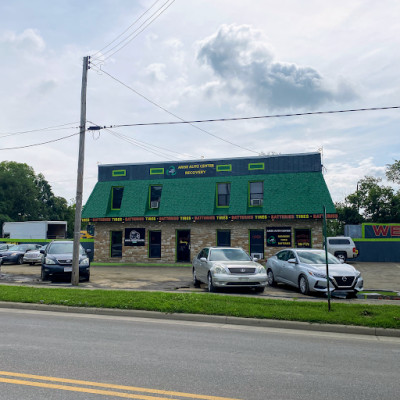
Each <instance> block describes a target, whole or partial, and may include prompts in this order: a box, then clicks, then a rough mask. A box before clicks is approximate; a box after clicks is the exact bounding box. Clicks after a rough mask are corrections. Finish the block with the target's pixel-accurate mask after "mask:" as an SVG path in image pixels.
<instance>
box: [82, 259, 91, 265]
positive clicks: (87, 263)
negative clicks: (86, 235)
mask: <svg viewBox="0 0 400 400" xmlns="http://www.w3.org/2000/svg"><path fill="white" fill-rule="evenodd" d="M80 264H81V265H89V259H88V258H84V259H83V260H82V261H81V262H80Z"/></svg>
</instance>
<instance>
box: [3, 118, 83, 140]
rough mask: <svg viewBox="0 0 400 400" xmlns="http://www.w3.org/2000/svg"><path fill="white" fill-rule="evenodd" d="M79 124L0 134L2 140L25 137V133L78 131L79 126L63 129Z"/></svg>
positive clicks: (71, 123) (72, 123)
mask: <svg viewBox="0 0 400 400" xmlns="http://www.w3.org/2000/svg"><path fill="white" fill-rule="evenodd" d="M78 123H79V122H70V123H68V124H63V125H56V126H49V127H47V128H39V129H32V130H29V131H20V132H13V133H0V139H2V138H5V137H9V136H17V135H23V134H24V133H32V132H43V131H49V132H50V131H60V130H64V129H78V128H79V126H70V127H68V128H63V127H65V126H67V125H75V124H78Z"/></svg>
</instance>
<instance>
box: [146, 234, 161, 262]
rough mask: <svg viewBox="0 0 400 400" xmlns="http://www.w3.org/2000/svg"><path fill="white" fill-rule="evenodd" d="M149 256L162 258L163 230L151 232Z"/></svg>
mask: <svg viewBox="0 0 400 400" xmlns="http://www.w3.org/2000/svg"><path fill="white" fill-rule="evenodd" d="M149 258H161V231H150V233H149Z"/></svg>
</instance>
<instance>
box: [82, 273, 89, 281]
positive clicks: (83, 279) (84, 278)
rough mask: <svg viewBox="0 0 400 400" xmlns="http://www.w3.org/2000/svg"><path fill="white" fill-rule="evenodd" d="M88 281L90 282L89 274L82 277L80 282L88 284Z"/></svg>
mask: <svg viewBox="0 0 400 400" xmlns="http://www.w3.org/2000/svg"><path fill="white" fill-rule="evenodd" d="M89 280H90V272H88V273H86V274H84V275H82V281H84V282H89Z"/></svg>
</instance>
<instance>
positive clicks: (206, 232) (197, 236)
mask: <svg viewBox="0 0 400 400" xmlns="http://www.w3.org/2000/svg"><path fill="white" fill-rule="evenodd" d="M94 225H95V239H94V261H96V262H115V263H119V262H127V263H134V262H135V263H137V262H144V263H145V262H152V263H153V262H159V263H174V262H176V231H177V230H184V229H188V230H190V235H191V240H190V241H191V249H190V259H191V260H192V259H193V257H195V256H196V255H197V254H198V253H199V251H200V250H201V249H202V248H203V247H206V246H216V241H217V230H230V231H231V246H235V247H236V246H237V247H242V248H243V249H245V250H246V251H247V252H249V250H250V249H249V247H250V243H249V230H250V229H260V230H264V258H268V257H270V256H272V255H274V254H275V253H276V252H277V251H279V250H280V248H279V247H269V246H268V247H267V246H266V233H265V229H266V227H288V226H290V227H291V228H292V245H293V246H294V243H295V242H294V239H295V238H294V234H295V229H311V239H312V247H313V248H317V249H318V248H322V247H323V246H322V244H323V223H322V220H294V221H293V220H292V221H226V222H225V221H222V222H220V221H218V222H205V221H204V222H203V221H197V222H164V221H163V222H135V223H121V222H113V223H109V222H106V223H104V222H97V223H95V224H94ZM125 228H145V229H146V240H145V246H123V247H122V258H115V257H113V258H111V256H110V235H111V234H110V232H111V231H122V235H124V231H125ZM149 231H161V258H160V259H155V258H149V240H148V239H149V235H148V232H149Z"/></svg>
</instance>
